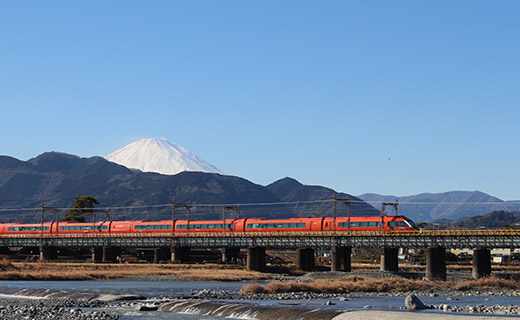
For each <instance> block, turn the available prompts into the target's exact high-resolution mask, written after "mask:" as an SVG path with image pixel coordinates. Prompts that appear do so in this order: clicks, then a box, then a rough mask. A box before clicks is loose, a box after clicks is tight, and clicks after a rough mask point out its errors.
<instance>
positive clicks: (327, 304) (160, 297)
mask: <svg viewBox="0 0 520 320" xmlns="http://www.w3.org/2000/svg"><path fill="white" fill-rule="evenodd" d="M244 284H246V283H245V282H216V281H215V282H196V281H0V296H2V295H1V293H2V290H3V292H8V291H9V290H8V289H6V288H11V289H12V288H24V289H42V290H51V291H67V292H75V293H77V292H80V293H85V294H136V295H142V296H144V297H146V298H147V299H148V302H150V303H153V302H154V301H164V300H165V299H167V298H168V297H179V296H193V295H197V293H198V292H199V291H201V290H204V291H206V292H208V290H209V292H211V293H214V294H220V295H224V296H229V299H224V300H222V299H219V300H217V301H215V303H221V304H222V303H229V304H233V303H240V304H244V303H250V304H254V305H258V304H260V305H262V307H263V306H264V305H267V306H272V307H273V308H280V307H283V308H284V310H286V311H287V312H289V311H290V310H292V309H295V308H300V309H302V308H313V309H316V308H317V309H320V310H323V311H324V312H325V311H340V310H366V309H367V308H370V309H371V310H383V311H389V312H392V311H395V310H399V309H400V308H401V307H402V306H404V298H405V297H404V296H399V297H392V296H377V297H373V296H356V295H345V296H344V298H342V299H339V298H336V299H313V300H302V299H300V300H283V301H280V300H253V301H252V300H241V299H240V297H238V296H237V295H236V292H237V291H238V290H239V289H240V288H241V287H242V285H244ZM420 299H421V300H422V301H423V302H424V303H425V304H427V305H431V304H434V305H438V304H450V305H452V306H467V305H472V306H475V305H479V304H482V305H489V306H492V305H496V304H500V305H510V304H518V297H504V296H458V297H446V296H421V297H420ZM206 307H207V306H206ZM216 307H218V306H216ZM100 310H103V311H106V312H109V313H111V314H118V315H119V316H120V319H125V320H131V319H223V317H219V316H204V315H197V314H187V313H185V312H186V311H184V312H183V313H175V312H161V311H136V310H135V307H133V306H131V305H130V304H129V305H127V306H121V307H117V308H109V309H107V308H105V309H100ZM187 310H188V309H187ZM188 312H193V310H192V309H189V311H188ZM421 312H425V313H428V312H440V311H436V310H426V311H421ZM245 318H246V317H244V316H238V317H237V318H235V319H245ZM227 319H233V318H229V317H228V318H227Z"/></svg>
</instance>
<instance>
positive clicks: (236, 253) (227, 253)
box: [222, 247, 240, 263]
mask: <svg viewBox="0 0 520 320" xmlns="http://www.w3.org/2000/svg"><path fill="white" fill-rule="evenodd" d="M239 257H240V248H235V247H224V249H223V250H222V262H224V263H228V262H233V261H234V262H236V261H238V258H239Z"/></svg>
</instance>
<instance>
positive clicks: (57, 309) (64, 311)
mask: <svg viewBox="0 0 520 320" xmlns="http://www.w3.org/2000/svg"><path fill="white" fill-rule="evenodd" d="M102 305H103V304H102V303H100V302H89V301H85V300H77V299H67V298H49V299H27V298H25V299H24V298H0V319H5V320H19V319H31V320H32V319H38V320H69V319H78V320H108V319H118V318H119V317H118V316H114V315H110V314H108V313H106V312H103V311H89V310H84V309H80V308H87V307H88V308H90V307H100V306H102Z"/></svg>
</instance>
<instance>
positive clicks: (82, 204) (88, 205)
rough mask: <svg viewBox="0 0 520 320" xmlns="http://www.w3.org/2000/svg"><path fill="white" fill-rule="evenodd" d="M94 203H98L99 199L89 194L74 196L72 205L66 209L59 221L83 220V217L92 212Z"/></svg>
mask: <svg viewBox="0 0 520 320" xmlns="http://www.w3.org/2000/svg"><path fill="white" fill-rule="evenodd" d="M94 204H99V201H98V200H97V199H96V198H94V197H91V196H79V197H76V198H74V206H73V207H72V208H70V209H69V210H68V211H67V213H66V214H65V217H63V219H61V221H70V222H85V217H87V216H91V215H92V214H93V213H94Z"/></svg>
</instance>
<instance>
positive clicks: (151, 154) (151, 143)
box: [105, 138, 225, 174]
mask: <svg viewBox="0 0 520 320" xmlns="http://www.w3.org/2000/svg"><path fill="white" fill-rule="evenodd" d="M105 159H107V160H108V161H112V162H115V163H117V164H120V165H123V166H125V167H127V168H131V169H139V170H141V171H144V172H157V173H162V174H177V173H179V172H182V171H201V172H211V173H221V174H225V172H224V171H222V170H220V169H219V168H217V167H215V166H213V165H211V164H209V163H208V162H206V161H204V160H203V159H201V158H199V157H197V156H196V155H194V154H193V153H191V152H190V151H188V150H186V149H185V148H183V147H181V146H179V145H177V144H175V143H173V142H171V141H168V140H166V139H157V138H147V139H141V140H137V141H135V142H133V143H131V144H129V145H127V146H126V147H123V148H121V149H119V150H116V151H114V152H112V153H111V154H109V155H108V156H106V157H105Z"/></svg>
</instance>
